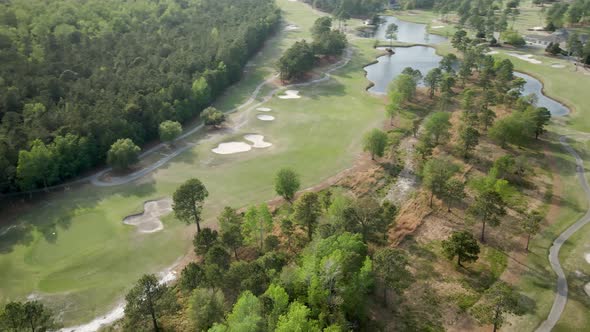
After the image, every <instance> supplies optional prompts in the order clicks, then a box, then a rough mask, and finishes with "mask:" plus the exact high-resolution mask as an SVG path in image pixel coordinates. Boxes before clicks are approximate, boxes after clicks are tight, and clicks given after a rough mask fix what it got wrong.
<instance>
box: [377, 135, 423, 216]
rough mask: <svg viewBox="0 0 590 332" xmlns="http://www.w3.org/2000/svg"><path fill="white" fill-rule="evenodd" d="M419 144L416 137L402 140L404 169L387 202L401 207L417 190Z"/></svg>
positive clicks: (386, 198) (386, 197) (400, 148)
mask: <svg viewBox="0 0 590 332" xmlns="http://www.w3.org/2000/svg"><path fill="white" fill-rule="evenodd" d="M417 142H418V139H416V138H415V137H414V136H410V137H407V138H405V139H404V140H402V142H401V144H400V146H399V150H401V151H403V152H404V153H405V156H404V158H405V159H404V168H403V169H402V171H401V172H400V173H399V175H398V177H397V181H396V182H395V183H394V184H393V185H392V186H391V188H390V189H389V191H388V192H387V195H385V198H384V199H385V200H388V201H390V202H392V203H394V204H395V205H400V204H401V203H402V202H404V201H406V200H407V199H408V197H409V196H410V195H411V194H412V193H413V192H414V191H415V190H416V186H417V185H418V180H417V178H416V163H415V162H414V152H415V150H416V149H415V145H416V143H417Z"/></svg>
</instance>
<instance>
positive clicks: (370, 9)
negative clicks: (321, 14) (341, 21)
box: [303, 0, 389, 18]
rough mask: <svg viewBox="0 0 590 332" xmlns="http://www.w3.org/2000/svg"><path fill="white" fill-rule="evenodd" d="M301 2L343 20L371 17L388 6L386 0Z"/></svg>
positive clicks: (319, 0)
mask: <svg viewBox="0 0 590 332" xmlns="http://www.w3.org/2000/svg"><path fill="white" fill-rule="evenodd" d="M303 2H305V3H308V4H310V5H312V6H313V7H314V8H317V9H319V10H322V11H325V12H329V13H333V14H334V15H335V16H336V17H343V18H351V17H356V16H367V15H371V14H373V13H376V12H379V11H381V10H382V9H383V8H384V7H385V6H386V5H387V4H389V1H388V0H303Z"/></svg>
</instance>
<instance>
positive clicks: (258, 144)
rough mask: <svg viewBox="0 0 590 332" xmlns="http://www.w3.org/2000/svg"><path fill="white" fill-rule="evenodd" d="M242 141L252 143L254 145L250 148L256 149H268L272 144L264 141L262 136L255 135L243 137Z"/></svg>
mask: <svg viewBox="0 0 590 332" xmlns="http://www.w3.org/2000/svg"><path fill="white" fill-rule="evenodd" d="M244 139H245V140H246V141H249V142H252V144H254V145H252V146H253V147H255V148H258V149H262V148H268V147H270V146H272V143H269V142H265V141H264V136H262V135H255V134H250V135H244Z"/></svg>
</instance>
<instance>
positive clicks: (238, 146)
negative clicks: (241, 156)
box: [211, 142, 252, 154]
mask: <svg viewBox="0 0 590 332" xmlns="http://www.w3.org/2000/svg"><path fill="white" fill-rule="evenodd" d="M250 150H252V146H251V145H250V144H247V143H244V142H226V143H220V144H219V145H218V146H217V147H216V148H215V149H211V151H213V152H214V153H217V154H233V153H240V152H247V151H250Z"/></svg>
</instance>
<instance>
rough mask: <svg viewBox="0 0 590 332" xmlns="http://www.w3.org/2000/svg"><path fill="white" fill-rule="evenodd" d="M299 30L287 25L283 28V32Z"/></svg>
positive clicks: (296, 27) (294, 26)
mask: <svg viewBox="0 0 590 332" xmlns="http://www.w3.org/2000/svg"><path fill="white" fill-rule="evenodd" d="M296 30H299V27H298V26H296V25H295V24H289V25H287V26H286V27H285V31H296Z"/></svg>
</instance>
